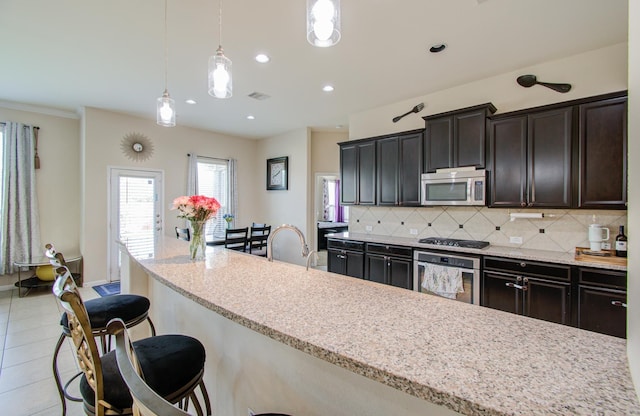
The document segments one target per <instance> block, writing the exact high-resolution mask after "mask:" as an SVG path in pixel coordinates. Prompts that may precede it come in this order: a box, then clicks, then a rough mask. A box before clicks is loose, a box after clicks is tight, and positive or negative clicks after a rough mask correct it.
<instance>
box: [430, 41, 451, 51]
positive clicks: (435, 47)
mask: <svg viewBox="0 0 640 416" xmlns="http://www.w3.org/2000/svg"><path fill="white" fill-rule="evenodd" d="M446 47H447V45H446V44H444V43H437V44H435V45H433V46H432V47H430V48H429V52H431V53H438V52H442V51H443V50H445V49H446Z"/></svg>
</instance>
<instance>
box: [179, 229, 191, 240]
mask: <svg viewBox="0 0 640 416" xmlns="http://www.w3.org/2000/svg"><path fill="white" fill-rule="evenodd" d="M176 238H177V239H178V240H184V241H190V240H191V231H190V230H189V229H188V228H178V227H176Z"/></svg>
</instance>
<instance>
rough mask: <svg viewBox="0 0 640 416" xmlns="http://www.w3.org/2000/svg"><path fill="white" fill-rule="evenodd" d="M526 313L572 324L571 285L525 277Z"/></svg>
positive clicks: (532, 316) (530, 315) (546, 319)
mask: <svg viewBox="0 0 640 416" xmlns="http://www.w3.org/2000/svg"><path fill="white" fill-rule="evenodd" d="M525 279H527V280H528V281H527V282H525V287H526V288H527V290H526V291H524V292H523V293H524V297H525V302H524V312H523V313H524V315H525V316H529V317H531V318H536V319H542V320H545V321H549V322H555V323H558V324H564V325H570V324H571V290H570V289H571V285H570V284H569V283H560V282H553V281H547V280H542V279H536V278H532V277H525Z"/></svg>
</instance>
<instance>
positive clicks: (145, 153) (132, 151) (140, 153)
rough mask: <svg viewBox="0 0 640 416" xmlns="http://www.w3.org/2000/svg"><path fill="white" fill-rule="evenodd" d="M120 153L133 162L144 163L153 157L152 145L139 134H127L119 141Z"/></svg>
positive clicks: (146, 138)
mask: <svg viewBox="0 0 640 416" xmlns="http://www.w3.org/2000/svg"><path fill="white" fill-rule="evenodd" d="M120 149H122V153H124V155H125V156H126V157H127V158H128V159H131V160H133V161H134V162H144V161H145V160H148V159H150V158H151V156H152V155H153V143H151V140H149V138H148V137H147V136H145V135H144V134H141V133H135V132H133V133H129V134H127V135H125V136H124V137H123V138H122V140H121V141H120Z"/></svg>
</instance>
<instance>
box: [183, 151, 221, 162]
mask: <svg viewBox="0 0 640 416" xmlns="http://www.w3.org/2000/svg"><path fill="white" fill-rule="evenodd" d="M187 157H191V153H187ZM198 157H201V158H203V159H211V160H226V161H227V162H228V161H229V159H224V158H221V157H210V156H198Z"/></svg>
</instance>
